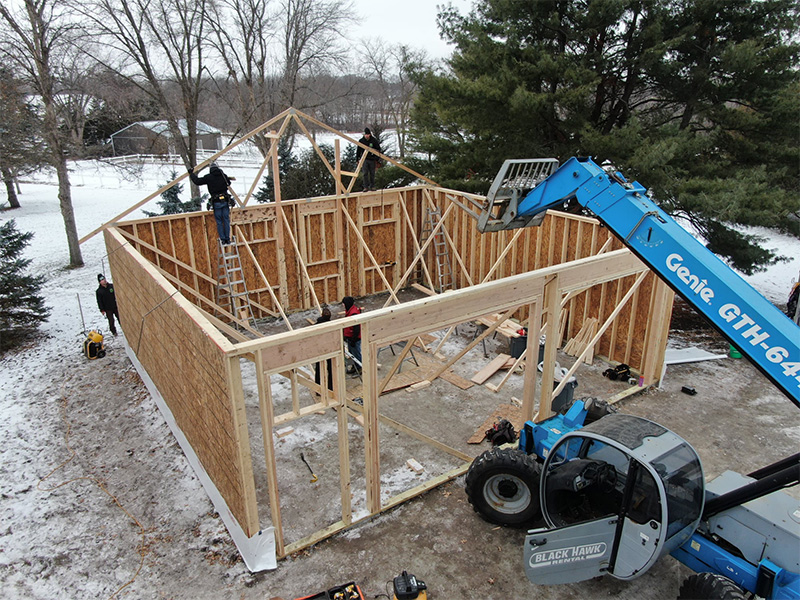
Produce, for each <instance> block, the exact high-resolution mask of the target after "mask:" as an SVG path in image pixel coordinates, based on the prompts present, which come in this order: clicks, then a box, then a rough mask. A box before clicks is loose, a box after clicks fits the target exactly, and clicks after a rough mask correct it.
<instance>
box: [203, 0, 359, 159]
mask: <svg viewBox="0 0 800 600" xmlns="http://www.w3.org/2000/svg"><path fill="white" fill-rule="evenodd" d="M351 14H352V6H351V3H350V1H349V0H280V1H277V0H217V2H214V3H212V4H210V5H209V10H208V11H207V17H208V19H209V21H210V25H211V29H212V30H213V34H212V36H211V39H213V45H214V47H215V49H216V52H217V54H218V55H219V56H220V58H221V61H222V63H223V64H224V65H225V69H226V70H227V77H228V83H229V85H227V86H224V87H222V86H220V88H219V89H220V93H221V95H222V96H223V98H225V100H226V103H227V104H228V106H230V107H231V109H232V111H233V112H234V113H235V114H236V119H237V128H238V129H239V131H242V132H247V131H250V130H252V129H253V128H255V127H257V126H258V125H260V124H261V123H263V122H264V121H267V120H268V119H269V118H270V117H273V116H274V115H276V114H277V113H279V112H281V111H282V110H284V109H286V108H289V107H290V106H293V107H295V108H298V109H301V110H307V109H313V108H315V107H317V106H319V105H321V104H324V103H327V102H330V101H331V93H334V95H335V96H336V97H339V96H340V95H341V94H342V93H345V94H347V93H350V91H348V90H345V91H342V90H341V86H337V87H336V88H335V90H334V88H333V87H331V86H328V88H323V89H320V86H319V84H320V82H321V81H329V82H330V80H325V79H324V78H323V79H318V78H316V76H317V75H319V74H320V73H323V72H325V71H326V70H329V69H333V68H337V67H342V66H344V65H345V64H346V60H347V48H346V46H345V44H344V41H345V37H344V35H343V33H342V31H343V30H344V28H345V27H346V26H347V25H348V24H349V23H350V22H351V21H352V17H351ZM309 82H314V83H315V84H316V85H314V86H309V85H307V84H308V83H309ZM312 87H313V90H312V89H311V88H312ZM254 142H255V144H256V146H257V147H258V149H259V150H260V151H261V153H262V154H263V155H266V152H267V150H268V149H269V143H268V139H267V138H266V137H264V136H255V139H254Z"/></svg>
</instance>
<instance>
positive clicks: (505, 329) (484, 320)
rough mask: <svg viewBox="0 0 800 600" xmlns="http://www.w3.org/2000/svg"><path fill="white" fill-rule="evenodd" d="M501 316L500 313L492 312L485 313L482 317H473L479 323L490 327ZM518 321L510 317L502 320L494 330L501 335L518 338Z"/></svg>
mask: <svg viewBox="0 0 800 600" xmlns="http://www.w3.org/2000/svg"><path fill="white" fill-rule="evenodd" d="M502 318H503V315H502V314H501V313H492V314H491V315H486V316H484V317H478V318H477V319H475V320H476V321H478V323H480V324H481V325H486V327H491V326H492V325H494V324H495V323H497V321H499V320H500V319H502ZM519 328H520V327H519V323H516V322H514V321H512V320H511V319H506V320H505V321H503V322H502V323H501V324H500V326H499V327H498V328H497V329H495V331H496V332H497V333H499V334H501V335H504V336H506V337H508V338H518V337H519V336H520V334H519Z"/></svg>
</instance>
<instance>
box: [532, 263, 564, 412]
mask: <svg viewBox="0 0 800 600" xmlns="http://www.w3.org/2000/svg"><path fill="white" fill-rule="evenodd" d="M544 310H545V311H547V331H546V333H545V335H546V336H547V337H546V341H545V345H544V361H543V362H544V365H543V366H542V390H541V392H540V394H539V412H538V413H537V415H536V422H537V423H539V422H541V421H544V420H545V419H549V418H550V417H551V416H553V409H552V406H551V404H552V402H551V400H550V399H551V394H550V390H551V387H552V385H553V384H552V382H553V381H554V377H553V374H554V373H555V366H556V351H557V350H558V344H559V339H558V328H559V327H558V317H559V313H560V312H561V290H560V289H559V287H558V274H555V275H551V276H550V277H548V280H547V283H545V285H544ZM528 331H530V329H529V330H528Z"/></svg>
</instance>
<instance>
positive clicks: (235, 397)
mask: <svg viewBox="0 0 800 600" xmlns="http://www.w3.org/2000/svg"><path fill="white" fill-rule="evenodd" d="M239 360H240V359H239V357H238V356H230V357H228V360H227V367H228V373H227V375H228V386H229V387H228V394H229V399H230V403H231V406H230V411H231V416H232V418H233V432H232V433H233V435H234V441H235V442H236V446H237V452H236V457H235V458H237V459H238V460H237V463H236V464H235V468H236V472H237V473H238V474H239V477H240V481H241V486H242V494H243V498H242V501H243V503H244V518H245V522H240V523H239V524H240V525H241V526H242V529H243V530H244V532H245V534H246V535H247V536H248V537H250V536H253V535H255V534H256V533H257V532H258V530H259V529H261V527H260V526H259V523H258V502H257V501H256V482H255V478H254V477H253V461H252V459H251V456H250V434H249V433H248V431H247V412H246V409H245V405H244V389H243V387H242V369H241V366H240V365H239Z"/></svg>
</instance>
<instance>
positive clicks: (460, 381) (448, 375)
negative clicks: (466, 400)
mask: <svg viewBox="0 0 800 600" xmlns="http://www.w3.org/2000/svg"><path fill="white" fill-rule="evenodd" d="M439 377H440V378H441V379H444V380H445V381H447V382H449V383H452V384H453V385H454V386H456V387H457V388H461V389H462V390H468V389H469V388H471V387H472V386H473V385H475V384H474V383H472V382H471V381H470V380H469V379H464V378H463V377H462V376H461V375H459V374H458V373H454V372H453V371H452V370H451V369H447V371H445V372H444V373H442V374H441V375H439Z"/></svg>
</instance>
